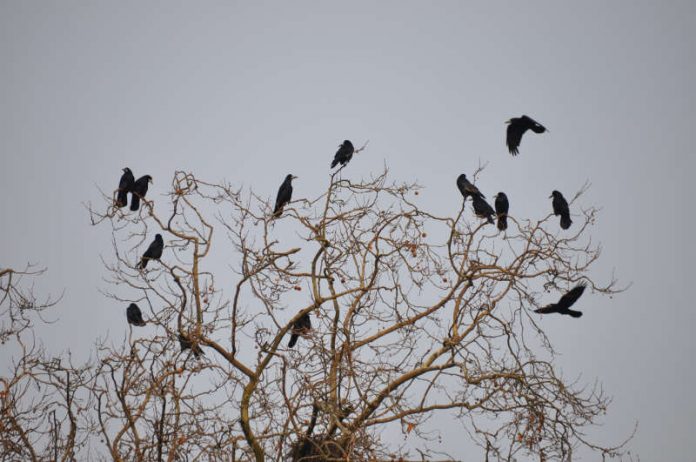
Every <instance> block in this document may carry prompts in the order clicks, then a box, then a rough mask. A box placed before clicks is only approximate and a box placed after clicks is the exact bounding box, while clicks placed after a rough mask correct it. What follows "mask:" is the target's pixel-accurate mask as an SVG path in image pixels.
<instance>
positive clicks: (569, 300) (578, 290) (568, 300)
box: [534, 284, 585, 318]
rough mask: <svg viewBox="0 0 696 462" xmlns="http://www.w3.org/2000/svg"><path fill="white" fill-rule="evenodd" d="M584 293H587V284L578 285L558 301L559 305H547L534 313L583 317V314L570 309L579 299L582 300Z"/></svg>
mask: <svg viewBox="0 0 696 462" xmlns="http://www.w3.org/2000/svg"><path fill="white" fill-rule="evenodd" d="M584 291H585V284H580V285H577V286H575V288H573V289H572V290H571V291H570V292H568V293H566V294H565V295H563V296H562V297H561V299H560V300H558V303H552V304H550V305H546V306H545V307H543V308H539V309H536V310H534V311H535V312H537V313H542V314H547V313H559V314H567V315H568V316H572V317H574V318H579V317H580V316H582V312H580V311H575V310H571V309H570V307H571V306H573V303H575V302H577V301H578V298H580V296H581V295H582V293H583V292H584Z"/></svg>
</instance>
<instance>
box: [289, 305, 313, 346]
mask: <svg viewBox="0 0 696 462" xmlns="http://www.w3.org/2000/svg"><path fill="white" fill-rule="evenodd" d="M311 330H312V320H311V319H310V317H309V313H307V314H305V315H304V316H302V317H301V318H300V319H298V320H297V321H295V322H294V323H293V325H292V327H291V328H290V332H291V335H290V342H289V343H288V348H292V347H294V346H295V344H296V343H297V339H298V338H299V337H300V335H301V336H303V337H304V336H307V335H309V332H310V331H311Z"/></svg>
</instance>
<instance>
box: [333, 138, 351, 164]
mask: <svg viewBox="0 0 696 462" xmlns="http://www.w3.org/2000/svg"><path fill="white" fill-rule="evenodd" d="M354 152H355V148H354V147H353V143H351V142H350V141H349V140H345V141H344V142H343V144H341V145H340V146H339V147H338V151H336V155H335V156H334V159H333V162H331V168H334V167H335V166H336V165H338V164H341V165H342V166H343V165H346V164H347V163H348V162H350V160H351V159H352V158H353V153H354Z"/></svg>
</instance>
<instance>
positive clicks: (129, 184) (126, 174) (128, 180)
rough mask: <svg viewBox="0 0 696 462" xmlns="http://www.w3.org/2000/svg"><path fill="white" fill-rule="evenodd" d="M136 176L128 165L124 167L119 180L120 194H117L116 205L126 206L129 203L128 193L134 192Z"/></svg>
mask: <svg viewBox="0 0 696 462" xmlns="http://www.w3.org/2000/svg"><path fill="white" fill-rule="evenodd" d="M134 184H135V178H134V177H133V172H131V169H129V168H128V167H126V168H124V169H123V175H121V180H119V182H118V194H117V195H116V207H125V206H126V205H128V193H129V192H133V185H134Z"/></svg>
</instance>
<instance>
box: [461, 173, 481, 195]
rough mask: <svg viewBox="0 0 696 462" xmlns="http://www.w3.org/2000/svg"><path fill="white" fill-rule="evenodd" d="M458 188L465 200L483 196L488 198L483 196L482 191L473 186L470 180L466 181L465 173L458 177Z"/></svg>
mask: <svg viewBox="0 0 696 462" xmlns="http://www.w3.org/2000/svg"><path fill="white" fill-rule="evenodd" d="M457 188H459V192H461V193H462V196H464V200H466V198H467V197H468V196H481V197H486V196H484V195H483V194H481V191H479V189H478V188H477V187H476V186H474V185H473V184H471V182H469V180H467V179H466V175H464V174H463V173H462V174H461V175H459V176H458V177H457Z"/></svg>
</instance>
